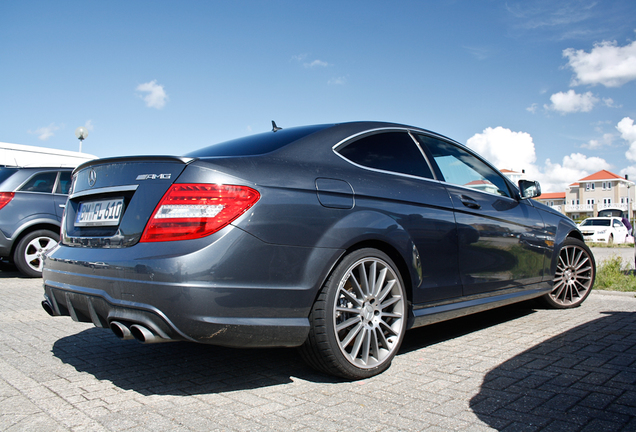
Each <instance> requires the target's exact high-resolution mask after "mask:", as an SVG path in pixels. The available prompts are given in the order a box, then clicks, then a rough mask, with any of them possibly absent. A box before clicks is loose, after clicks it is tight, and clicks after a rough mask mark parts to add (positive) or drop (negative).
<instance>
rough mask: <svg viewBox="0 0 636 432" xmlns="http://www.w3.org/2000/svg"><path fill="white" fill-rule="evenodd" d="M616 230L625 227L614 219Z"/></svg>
mask: <svg viewBox="0 0 636 432" xmlns="http://www.w3.org/2000/svg"><path fill="white" fill-rule="evenodd" d="M613 225H614V228H622V227H623V223H622V222H620V221H617V220H616V219H614V222H613Z"/></svg>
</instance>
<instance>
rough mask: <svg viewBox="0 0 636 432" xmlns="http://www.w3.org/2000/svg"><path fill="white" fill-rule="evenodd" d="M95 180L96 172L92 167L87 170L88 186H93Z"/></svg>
mask: <svg viewBox="0 0 636 432" xmlns="http://www.w3.org/2000/svg"><path fill="white" fill-rule="evenodd" d="M96 181H97V173H96V172H95V170H94V169H93V168H91V170H90V171H89V172H88V186H90V187H93V186H95V182H96Z"/></svg>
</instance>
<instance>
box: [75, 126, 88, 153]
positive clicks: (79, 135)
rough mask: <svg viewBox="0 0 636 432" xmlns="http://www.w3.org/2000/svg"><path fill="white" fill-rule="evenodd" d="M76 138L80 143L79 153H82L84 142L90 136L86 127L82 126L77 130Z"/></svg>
mask: <svg viewBox="0 0 636 432" xmlns="http://www.w3.org/2000/svg"><path fill="white" fill-rule="evenodd" d="M75 136H76V137H77V139H78V140H79V142H80V146H79V152H80V153H81V152H82V141H84V140H85V139H86V137H87V136H88V129H86V128H85V127H84V126H80V127H78V128H77V129H75Z"/></svg>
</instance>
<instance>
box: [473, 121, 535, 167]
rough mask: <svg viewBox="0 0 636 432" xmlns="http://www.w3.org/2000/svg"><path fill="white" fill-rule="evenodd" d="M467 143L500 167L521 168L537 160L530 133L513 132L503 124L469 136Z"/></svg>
mask: <svg viewBox="0 0 636 432" xmlns="http://www.w3.org/2000/svg"><path fill="white" fill-rule="evenodd" d="M466 145H467V146H468V147H470V148H472V149H473V150H475V151H476V152H477V153H479V154H480V155H482V156H483V157H485V158H486V159H488V160H489V161H490V162H491V163H492V164H494V165H495V166H496V167H498V168H509V169H515V168H513V167H519V168H518V169H519V170H521V169H522V168H524V167H525V166H528V165H530V164H533V163H534V162H535V161H536V160H537V157H536V154H535V151H534V142H533V141H532V137H531V136H530V134H529V133H526V132H513V131H511V130H510V129H505V128H503V127H501V126H497V127H496V128H494V129H493V128H490V127H489V128H486V129H484V131H483V133H481V134H475V135H473V136H472V137H471V138H469V139H468V141H466Z"/></svg>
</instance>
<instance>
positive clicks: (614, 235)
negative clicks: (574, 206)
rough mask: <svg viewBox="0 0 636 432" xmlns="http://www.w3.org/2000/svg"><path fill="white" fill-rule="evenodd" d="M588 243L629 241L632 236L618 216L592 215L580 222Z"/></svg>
mask: <svg viewBox="0 0 636 432" xmlns="http://www.w3.org/2000/svg"><path fill="white" fill-rule="evenodd" d="M579 229H580V230H581V232H582V233H583V238H584V239H585V242H586V243H607V244H614V243H616V244H619V243H627V242H628V240H629V239H630V238H631V236H630V234H629V231H628V229H627V227H626V226H625V225H624V224H623V222H622V221H621V218H617V217H591V218H587V219H585V220H584V221H583V222H581V223H580V224H579Z"/></svg>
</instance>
